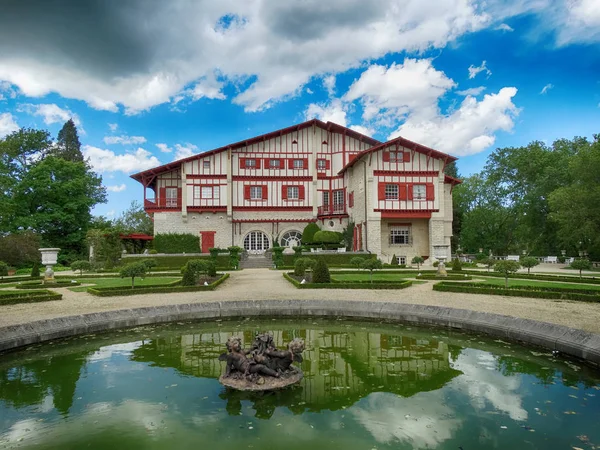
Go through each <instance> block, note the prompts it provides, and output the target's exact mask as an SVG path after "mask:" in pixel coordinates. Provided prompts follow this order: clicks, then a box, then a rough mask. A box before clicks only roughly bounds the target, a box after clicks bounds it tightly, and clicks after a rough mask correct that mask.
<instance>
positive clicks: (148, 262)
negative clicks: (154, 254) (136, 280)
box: [142, 259, 157, 273]
mask: <svg viewBox="0 0 600 450" xmlns="http://www.w3.org/2000/svg"><path fill="white" fill-rule="evenodd" d="M142 264H144V265H145V266H146V269H148V273H150V272H151V271H152V269H153V268H154V267H156V266H157V262H156V260H155V259H145V260H144V261H142Z"/></svg>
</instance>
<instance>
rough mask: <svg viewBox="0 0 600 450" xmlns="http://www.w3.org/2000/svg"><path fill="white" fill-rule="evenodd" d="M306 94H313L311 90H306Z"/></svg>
mask: <svg viewBox="0 0 600 450" xmlns="http://www.w3.org/2000/svg"><path fill="white" fill-rule="evenodd" d="M306 93H307V94H314V92H313V91H312V89H311V88H306Z"/></svg>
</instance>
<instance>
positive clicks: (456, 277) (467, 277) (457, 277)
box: [416, 274, 473, 281]
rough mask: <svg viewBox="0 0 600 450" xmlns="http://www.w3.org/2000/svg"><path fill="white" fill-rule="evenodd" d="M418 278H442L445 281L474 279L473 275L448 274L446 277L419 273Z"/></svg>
mask: <svg viewBox="0 0 600 450" xmlns="http://www.w3.org/2000/svg"><path fill="white" fill-rule="evenodd" d="M416 278H417V280H440V281H444V280H472V279H473V277H471V275H466V276H465V275H450V274H448V276H446V277H438V276H437V275H436V274H425V275H420V276H419V275H417V276H416Z"/></svg>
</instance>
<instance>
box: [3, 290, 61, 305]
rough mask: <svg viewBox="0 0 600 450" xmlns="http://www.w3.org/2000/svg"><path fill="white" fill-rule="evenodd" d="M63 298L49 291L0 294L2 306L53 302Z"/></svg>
mask: <svg viewBox="0 0 600 450" xmlns="http://www.w3.org/2000/svg"><path fill="white" fill-rule="evenodd" d="M62 297H63V296H62V294H58V293H57V292H53V291H49V290H47V289H43V290H41V289H38V290H35V291H6V292H0V305H15V304H17V303H37V302H47V301H51V300H61V299H62Z"/></svg>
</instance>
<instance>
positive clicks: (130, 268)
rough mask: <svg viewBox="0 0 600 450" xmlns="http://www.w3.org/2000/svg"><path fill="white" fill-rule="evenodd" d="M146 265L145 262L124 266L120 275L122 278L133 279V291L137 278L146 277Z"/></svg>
mask: <svg viewBox="0 0 600 450" xmlns="http://www.w3.org/2000/svg"><path fill="white" fill-rule="evenodd" d="M146 270H147V269H146V265H145V264H144V263H143V262H134V263H129V264H127V265H126V266H124V267H123V268H122V269H121V271H120V272H119V274H120V275H121V278H131V289H133V288H134V285H135V277H143V276H144V275H146Z"/></svg>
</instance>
